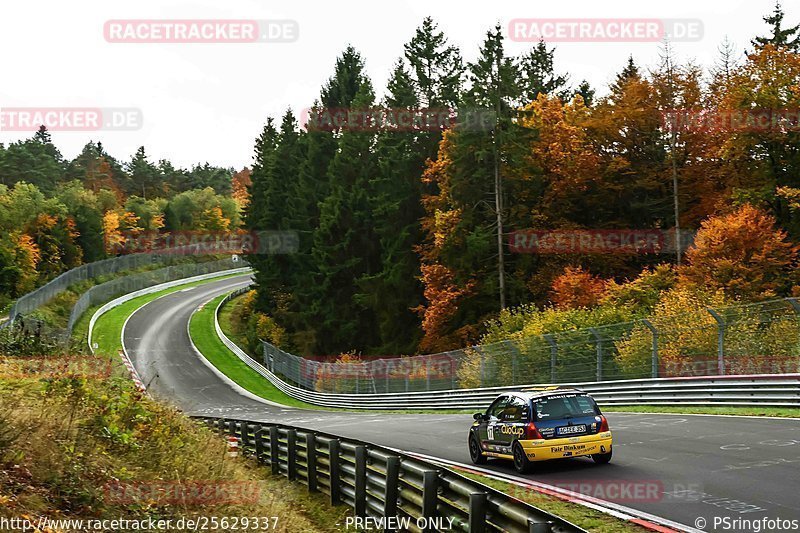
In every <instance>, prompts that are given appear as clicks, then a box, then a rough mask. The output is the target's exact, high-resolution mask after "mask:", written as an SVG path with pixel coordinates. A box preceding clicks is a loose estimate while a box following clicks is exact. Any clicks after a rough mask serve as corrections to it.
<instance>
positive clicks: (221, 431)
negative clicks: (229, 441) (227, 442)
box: [217, 418, 226, 437]
mask: <svg viewBox="0 0 800 533" xmlns="http://www.w3.org/2000/svg"><path fill="white" fill-rule="evenodd" d="M225 423H226V420H225V419H224V418H220V419H219V425H218V426H217V431H219V436H220V437H224V436H225Z"/></svg>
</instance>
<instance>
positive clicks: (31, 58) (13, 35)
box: [0, 0, 800, 168]
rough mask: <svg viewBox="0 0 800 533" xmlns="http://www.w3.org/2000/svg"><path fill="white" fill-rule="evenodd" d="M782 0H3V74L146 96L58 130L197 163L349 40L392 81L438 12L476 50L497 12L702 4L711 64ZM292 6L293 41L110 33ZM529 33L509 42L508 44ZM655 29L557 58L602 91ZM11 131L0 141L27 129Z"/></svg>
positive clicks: (268, 15) (101, 93)
mask: <svg viewBox="0 0 800 533" xmlns="http://www.w3.org/2000/svg"><path fill="white" fill-rule="evenodd" d="M785 3H786V6H785V10H786V11H787V19H788V22H790V23H797V22H798V21H800V8H799V7H798V6H797V5H796V4H797V2H796V0H792V1H791V2H785ZM773 5H774V2H773V0H748V1H745V0H670V1H669V2H646V1H642V0H609V1H606V2H597V1H588V0H572V1H569V2H566V1H563V0H559V1H549V2H547V1H546V2H539V1H519V0H492V1H485V0H481V1H470V0H458V1H456V0H388V1H387V0H384V1H375V0H370V1H366V0H363V1H362V0H340V1H326V0H317V1H310V0H293V1H284V2H281V1H279V0H226V1H225V2H221V1H219V0H215V1H204V0H192V1H181V0H136V1H133V0H114V1H108V0H98V1H93V0H92V1H86V0H83V1H78V2H65V1H63V0H38V1H36V2H24V1H22V0H11V1H5V2H3V3H2V4H0V43H2V58H3V59H2V61H3V67H4V68H3V71H4V72H3V75H2V83H0V107H5V108H9V107H95V108H98V107H99V108H138V109H140V110H141V112H142V116H143V120H144V123H143V126H142V127H141V129H138V130H135V131H100V132H90V133H87V132H56V133H54V134H53V139H54V142H55V143H56V145H57V146H58V147H59V148H60V149H61V150H62V152H63V154H64V155H65V156H66V157H69V158H71V157H74V156H75V155H76V154H77V153H78V152H79V150H80V149H81V147H82V146H83V145H84V144H85V143H86V142H87V141H88V140H90V139H91V140H101V141H102V142H103V144H104V145H105V147H106V149H107V150H108V151H109V152H110V153H111V154H112V155H114V156H116V157H118V158H120V159H122V160H124V161H127V160H128V159H129V157H130V155H131V154H132V153H133V152H134V151H135V150H136V148H137V147H138V146H141V145H144V146H145V147H146V148H147V152H148V154H149V155H150V157H151V159H152V160H154V161H155V160H157V159H161V158H167V159H170V160H171V161H173V162H174V163H175V164H177V165H181V166H189V165H191V164H192V163H194V162H198V161H208V162H210V163H212V164H216V165H221V166H233V167H237V168H240V167H243V166H246V165H249V164H250V163H251V161H252V149H253V141H254V139H255V137H256V136H257V135H258V134H259V132H260V130H261V128H262V127H263V124H264V122H265V120H266V117H267V116H269V115H277V116H280V115H281V114H283V112H284V111H285V110H286V108H287V107H291V108H292V109H294V110H295V111H296V113H297V114H299V113H300V111H301V110H302V109H304V108H307V107H308V106H309V105H310V104H311V103H312V102H313V101H314V99H315V98H316V97H317V96H318V94H319V90H320V87H321V85H322V84H323V83H324V81H325V80H326V79H327V78H328V77H329V76H330V75H331V73H332V70H333V64H334V61H335V58H336V56H337V55H338V54H339V53H340V52H341V51H342V50H343V49H344V47H345V46H346V45H347V44H348V43H350V44H352V45H354V46H355V47H356V48H357V49H358V50H359V51H360V52H361V53H362V55H363V56H364V58H365V61H366V68H367V73H368V74H369V76H370V77H371V78H372V80H373V82H374V83H375V86H376V88H377V90H378V92H379V94H382V92H383V90H384V87H385V84H386V79H387V77H388V74H389V72H390V70H391V67H392V65H393V63H394V62H395V61H396V59H397V58H398V57H399V56H400V55H401V54H402V51H403V44H404V43H405V42H407V41H408V40H409V39H410V38H411V37H412V35H413V33H414V29H415V28H416V27H417V26H418V25H419V24H420V22H421V21H422V19H423V18H424V17H425V16H428V15H430V16H432V17H433V18H434V19H435V20H436V21H437V22H438V23H439V25H440V28H441V29H443V30H444V32H445V34H446V35H447V36H448V38H449V39H450V41H451V42H452V43H454V44H456V45H457V46H459V47H460V48H461V50H462V53H463V55H464V57H465V59H466V60H467V61H469V60H472V59H474V58H475V56H476V54H477V50H478V46H479V44H480V43H481V41H482V40H483V38H484V35H485V33H486V31H487V30H489V29H490V28H491V27H492V26H493V25H494V24H495V23H496V22H500V23H501V24H502V25H503V26H504V27H506V26H507V24H508V22H509V21H510V20H512V19H516V18H578V17H581V18H586V17H595V18H611V17H624V18H631V17H637V18H638V17H642V18H668V19H676V18H697V19H701V20H702V21H703V24H704V37H703V39H702V40H700V41H697V42H683V43H677V44H675V45H674V48H675V51H676V53H677V54H678V56H679V58H680V59H682V60H686V59H694V60H696V61H697V62H698V63H700V64H702V65H704V66H709V65H711V64H712V63H713V61H714V59H715V58H716V56H717V49H718V47H719V44H720V43H721V42H722V40H723V39H724V38H725V36H726V35H727V36H728V37H729V38H730V39H731V40H732V41H733V42H734V43H735V44H736V45H737V50H738V52H739V53H742V51H743V50H744V49H745V48H746V47H747V46H749V42H750V39H751V38H752V37H753V36H754V35H756V34H764V33H766V32H767V28H766V25H765V24H764V23H763V22H762V20H761V17H762V16H763V15H764V14H766V13H768V12H770V11H771V10H772V7H773ZM112 19H113V20H119V19H257V20H270V19H291V20H295V21H297V23H298V25H299V31H300V36H299V39H298V40H297V41H296V42H291V43H252V44H221V43H217V44H139V43H137V44H130V43H125V44H121V43H109V42H107V41H106V40H105V38H104V35H103V27H104V24H105V23H106V21H108V20H112ZM529 46H530V45H529V44H525V43H518V42H509V43H508V50H509V52H510V53H514V54H516V53H521V52H522V51H524V50H525V49H526V48H527V47H529ZM658 53H659V44H658V43H588V44H587V43H559V44H557V51H556V61H557V68H558V70H560V71H562V72H569V73H570V74H571V76H572V78H571V79H572V81H573V82H574V83H575V84H577V82H579V81H580V80H581V79H584V78H585V79H587V80H589V82H590V83H591V84H592V86H593V87H595V88H596V89H598V90H599V92H603V91H604V90H605V87H606V86H607V84H608V83H609V81H611V80H612V79H613V78H614V75H615V74H616V73H617V72H618V71H619V70H620V69H621V67H622V66H623V65H624V63H625V61H626V58H627V56H628V55H629V54H633V56H634V58H635V59H636V61H637V62H638V63H639V64H640V65H644V66H651V65H654V64H655V63H656V62H657V61H658ZM28 136H29V134H28V133H21V132H0V142H5V143H8V142H11V141H14V140H17V139H19V138H24V137H28Z"/></svg>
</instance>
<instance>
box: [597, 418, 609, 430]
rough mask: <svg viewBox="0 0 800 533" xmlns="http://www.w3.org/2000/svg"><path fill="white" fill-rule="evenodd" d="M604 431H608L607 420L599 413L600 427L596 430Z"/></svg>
mask: <svg viewBox="0 0 800 533" xmlns="http://www.w3.org/2000/svg"><path fill="white" fill-rule="evenodd" d="M606 431H608V420H607V419H606V417H604V416H603V415H600V429H598V430H597V432H598V433H605V432H606Z"/></svg>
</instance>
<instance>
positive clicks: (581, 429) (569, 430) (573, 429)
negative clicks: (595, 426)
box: [556, 424, 586, 435]
mask: <svg viewBox="0 0 800 533" xmlns="http://www.w3.org/2000/svg"><path fill="white" fill-rule="evenodd" d="M585 432H586V424H581V425H578V426H567V427H563V428H558V429H557V430H556V433H558V434H559V435H574V434H575V433H585Z"/></svg>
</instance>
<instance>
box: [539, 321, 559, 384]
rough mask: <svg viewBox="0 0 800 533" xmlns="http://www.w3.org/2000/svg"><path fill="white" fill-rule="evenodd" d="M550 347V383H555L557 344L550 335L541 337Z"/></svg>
mask: <svg viewBox="0 0 800 533" xmlns="http://www.w3.org/2000/svg"><path fill="white" fill-rule="evenodd" d="M542 336H543V337H544V338H545V340H546V341H547V343H548V344H549V345H550V383H555V382H556V363H557V362H558V344H556V340H555V339H554V338H553V336H552V335H551V334H549V333H548V334H546V335H542Z"/></svg>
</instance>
